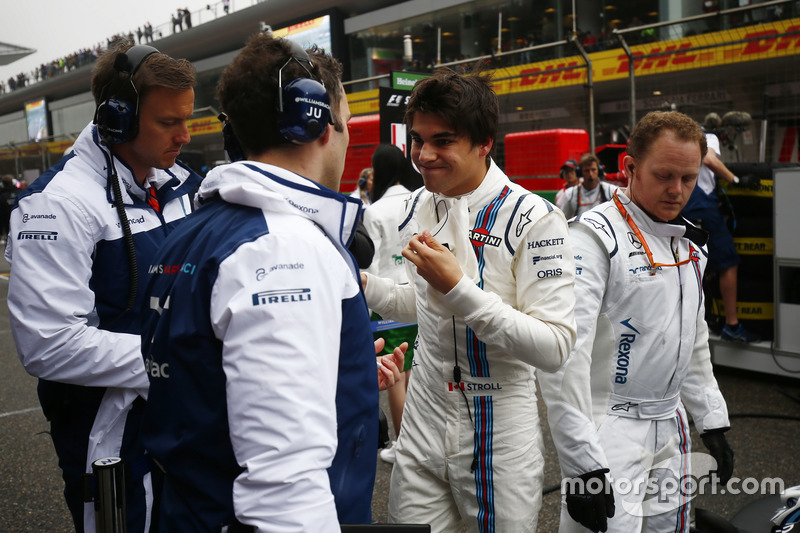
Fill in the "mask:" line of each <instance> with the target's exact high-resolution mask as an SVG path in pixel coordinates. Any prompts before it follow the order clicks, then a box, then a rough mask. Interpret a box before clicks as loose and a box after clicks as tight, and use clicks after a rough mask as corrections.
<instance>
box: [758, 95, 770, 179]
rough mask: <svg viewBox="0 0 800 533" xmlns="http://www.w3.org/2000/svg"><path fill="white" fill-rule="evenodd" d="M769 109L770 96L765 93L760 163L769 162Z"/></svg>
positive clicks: (759, 146) (760, 140) (759, 154)
mask: <svg viewBox="0 0 800 533" xmlns="http://www.w3.org/2000/svg"><path fill="white" fill-rule="evenodd" d="M768 107H769V95H768V94H766V93H764V100H763V105H762V110H761V136H760V139H759V143H758V162H759V163H764V162H766V161H767V122H768V121H767V108H768Z"/></svg>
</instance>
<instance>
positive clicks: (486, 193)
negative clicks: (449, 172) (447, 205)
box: [434, 159, 506, 209]
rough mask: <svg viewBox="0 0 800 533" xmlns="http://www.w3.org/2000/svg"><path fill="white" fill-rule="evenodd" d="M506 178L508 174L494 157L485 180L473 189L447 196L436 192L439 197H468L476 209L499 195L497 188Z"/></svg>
mask: <svg viewBox="0 0 800 533" xmlns="http://www.w3.org/2000/svg"><path fill="white" fill-rule="evenodd" d="M505 180H506V175H505V174H503V171H502V170H500V167H498V166H497V164H496V163H495V162H494V159H492V160H491V164H490V165H489V170H487V171H486V175H485V176H484V177H483V181H481V184H480V185H478V186H477V187H476V188H475V189H473V190H472V191H470V192H468V193H465V194H462V195H461V196H453V197H450V196H445V195H444V194H436V195H434V196H436V197H437V198H454V199H461V198H466V199H467V205H468V206H469V208H470V209H474V208H476V207H483V206H484V205H486V204H487V203H489V202H490V201H491V200H492V199H493V198H494V197H495V196H497V188H498V187H499V186H500V185H501V184H503V183H504V182H505Z"/></svg>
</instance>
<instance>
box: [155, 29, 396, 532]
mask: <svg viewBox="0 0 800 533" xmlns="http://www.w3.org/2000/svg"><path fill="white" fill-rule="evenodd" d="M340 77H341V65H340V64H339V63H338V62H337V61H336V60H335V59H333V58H332V57H330V56H328V55H326V54H324V53H323V52H322V51H321V50H319V49H317V48H313V49H311V50H309V51H305V50H303V49H302V48H301V47H299V46H297V45H295V44H293V43H292V42H291V41H289V40H284V39H273V38H272V37H269V36H267V35H266V34H259V35H256V36H254V37H252V38H251V39H250V40H249V41H248V43H247V45H246V46H245V48H244V49H243V50H242V51H241V52H240V53H239V55H237V56H236V58H235V59H234V60H233V62H232V63H231V64H230V65H228V67H226V69H225V71H224V72H223V74H222V78H221V80H220V83H219V86H218V94H217V97H218V99H219V102H220V104H221V106H222V109H223V110H224V111H225V113H226V114H227V119H226V125H225V130H224V135H225V136H226V138H227V143H228V144H227V148H228V153H229V155H231V158H232V159H239V158H241V160H239V161H236V162H234V163H231V164H229V165H223V166H220V167H217V168H215V169H213V170H212V171H211V172H210V173H209V174H208V176H207V177H206V179H205V180H204V182H203V185H202V186H201V188H200V191H199V194H198V198H199V202H201V204H202V206H201V207H199V209H198V210H197V211H196V212H195V213H194V214H193V215H192V216H191V217H189V218H188V219H187V221H186V223H184V224H183V225H182V226H181V227H180V228H178V230H176V231H175V232H174V233H173V234H172V235H170V238H169V239H167V242H166V243H165V244H164V246H163V247H162V249H161V251H160V253H159V255H158V257H157V258H156V260H155V261H154V262H153V263H152V264H151V266H150V272H151V273H152V274H151V276H150V280H149V282H148V288H147V295H148V302H149V309H148V310H147V312H146V313H145V314H146V316H145V322H144V332H143V335H142V349H143V353H144V357H145V359H146V366H147V368H148V371H149V375H150V379H151V388H150V398H149V400H148V403H147V408H146V413H145V419H144V425H143V434H144V441H145V445H146V447H147V449H148V451H149V452H150V453H151V454H152V456H153V458H154V461H155V462H156V463H157V464H158V466H159V467H160V468H161V469H162V471H163V472H164V484H163V492H162V496H161V500H160V504H159V507H158V509H159V513H160V522H159V525H160V530H161V531H169V532H183V531H220V530H225V529H223V528H225V527H227V531H229V532H232V531H269V532H273V533H274V532H288V531H298V532H300V531H306V532H312V531H313V532H315V533H325V532H333V531H339V524H340V523H369V522H370V521H371V513H370V510H371V498H372V490H373V484H374V479H375V464H376V460H375V459H376V457H375V452H376V449H377V441H378V390H379V387H386V386H389V385H391V384H393V383H394V381H395V380H399V378H400V370H399V368H398V367H402V361H403V356H404V348H405V347H403V348H397V349H396V350H394V353H393V354H389V355H386V356H383V357H381V358H378V363H379V365H378V368H377V369H376V364H375V362H376V357H375V353H376V348H378V346H377V345H376V344H374V343H373V340H372V334H371V330H370V321H369V313H368V310H367V305H366V301H365V299H364V295H363V293H362V291H361V288H360V283H359V269H358V266H357V264H356V261H355V259H354V257H353V256H352V254H351V253H350V252H349V251H348V245H349V244H350V242H351V240H352V238H353V235H354V234H355V232H356V227H357V224H358V221H359V220H360V213H361V210H362V209H363V208H362V205H361V201H360V200H358V199H356V198H352V197H349V196H345V195H343V194H340V193H338V192H336V191H337V190H338V189H339V183H340V178H341V175H342V171H343V168H344V159H345V152H346V149H347V144H348V138H349V136H348V130H347V124H346V123H347V120H348V119H349V118H350V110H349V107H348V104H347V100H346V98H345V94H344V89H343V87H342V84H341V78H340ZM237 145H238V146H237ZM378 344H381V346H380V347H381V348H382V342H379V343H378Z"/></svg>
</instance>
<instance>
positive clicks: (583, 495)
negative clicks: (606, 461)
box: [566, 468, 614, 533]
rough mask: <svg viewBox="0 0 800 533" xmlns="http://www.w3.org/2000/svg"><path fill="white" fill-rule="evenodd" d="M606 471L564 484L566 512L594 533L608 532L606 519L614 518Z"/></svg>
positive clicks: (612, 501)
mask: <svg viewBox="0 0 800 533" xmlns="http://www.w3.org/2000/svg"><path fill="white" fill-rule="evenodd" d="M608 471H609V470H608V468H603V469H601V470H594V471H593V472H587V473H586V474H581V475H580V476H578V477H576V478H572V479H570V480H568V481H567V483H566V492H567V494H566V500H567V512H568V513H569V515H570V516H571V517H572V519H573V520H575V521H576V522H579V523H580V524H581V525H582V526H583V527H586V528H589V529H591V530H592V531H594V532H595V533H597V532H598V531H606V530H608V518H611V517H612V516H614V493H613V491H612V490H611V484H610V483H609V482H608V479H606V473H607V472H608Z"/></svg>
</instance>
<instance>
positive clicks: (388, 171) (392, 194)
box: [364, 144, 421, 463]
mask: <svg viewBox="0 0 800 533" xmlns="http://www.w3.org/2000/svg"><path fill="white" fill-rule="evenodd" d="M372 168H373V176H374V183H373V186H372V197H373V199H374V201H373V202H372V204H371V205H370V206H369V207H368V208H367V210H366V211H365V213H364V227H365V228H366V230H367V233H369V235H370V238H371V239H372V241H373V243H374V244H375V258H374V259H373V262H372V264H371V265H370V267H369V268H367V269H364V271H365V272H369V273H371V274H373V275H375V276H379V277H384V278H390V279H392V280H394V281H395V282H397V283H408V271H407V267H406V261H405V259H404V258H403V255H402V252H403V247H404V243H403V242H402V241H401V240H400V233H399V232H398V230H397V228H398V227H399V226H400V223H401V222H402V219H403V213H404V212H405V210H406V202H407V200H408V198H409V195H410V194H411V190H412V189H417V188H418V187H417V186H418V185H419V183H418V180H416V179H414V177H415V176H419V175H418V174H417V173H416V171H414V170H413V169H412V168H411V164H410V162H409V160H408V159H407V158H406V156H405V155H404V154H403V151H402V150H400V148H398V147H397V146H394V145H391V144H381V145H378V147H377V148H376V149H375V152H374V153H373V154H372ZM420 180H421V178H420ZM372 319H373V321H376V320H381V316H380V315H377V314H375V313H373V317H372ZM375 335H376V336H382V337H383V338H385V339H386V343H387V346H396V345H399V344H401V343H403V342H407V343H408V344H409V346H412V347H413V345H414V339H416V337H417V326H416V325H415V324H410V325H404V326H401V327H396V328H393V329H385V330H381V331H376V332H375ZM412 347H410V348H409V349H408V350H407V351H406V360H405V365H404V366H403V370H404V373H403V376H402V382H401V384H400V386H397V387H392V388H390V389H389V390H388V391H387V394H388V397H389V398H388V399H389V411H390V413H391V417H392V425H393V426H394V431H395V438H396V437H397V436H398V435H399V434H400V422H401V420H402V415H403V406H404V405H405V400H406V391H407V389H408V380H409V379H410V377H411V364H412V361H413V357H414V349H413V348H412ZM384 350H386V348H384ZM394 451H395V450H394V446H393V444H390V446H389V447H388V448H384V449H383V450H381V451H380V454H379V455H380V458H381V459H382V460H384V461H386V462H387V463H394Z"/></svg>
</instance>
